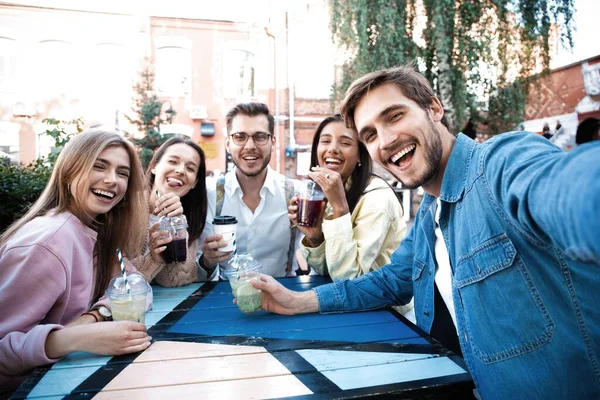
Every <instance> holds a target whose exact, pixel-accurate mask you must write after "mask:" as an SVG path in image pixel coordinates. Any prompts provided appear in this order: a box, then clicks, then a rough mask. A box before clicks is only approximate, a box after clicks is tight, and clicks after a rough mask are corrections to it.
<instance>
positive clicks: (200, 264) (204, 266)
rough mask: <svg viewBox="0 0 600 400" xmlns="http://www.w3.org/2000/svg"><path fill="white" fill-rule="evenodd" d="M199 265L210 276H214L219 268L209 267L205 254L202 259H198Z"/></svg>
mask: <svg viewBox="0 0 600 400" xmlns="http://www.w3.org/2000/svg"><path fill="white" fill-rule="evenodd" d="M198 265H199V266H200V268H202V269H203V270H205V271H206V272H207V274H208V276H210V275H212V273H213V272H214V271H215V269H216V268H217V266H216V265H215V266H214V267H212V268H211V267H207V266H206V265H205V264H204V254H202V255H201V256H200V258H198Z"/></svg>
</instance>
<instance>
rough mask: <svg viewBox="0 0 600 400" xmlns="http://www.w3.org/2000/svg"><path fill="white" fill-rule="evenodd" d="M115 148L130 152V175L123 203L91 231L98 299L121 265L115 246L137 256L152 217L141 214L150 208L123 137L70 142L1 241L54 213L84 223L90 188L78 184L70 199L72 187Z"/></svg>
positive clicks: (84, 136)
mask: <svg viewBox="0 0 600 400" xmlns="http://www.w3.org/2000/svg"><path fill="white" fill-rule="evenodd" d="M112 146H118V147H122V148H124V149H125V150H126V151H127V154H128V155H129V163H130V175H129V181H128V186H127V192H126V193H125V196H124V197H123V199H122V200H121V202H120V203H119V204H117V205H116V206H115V207H113V208H112V209H111V210H110V211H109V212H107V213H106V214H101V215H98V217H97V218H96V220H94V221H93V226H94V228H95V229H97V231H98V238H97V240H96V245H95V247H94V259H95V262H94V268H95V271H96V273H95V277H96V280H95V284H94V297H93V299H94V300H97V299H98V298H99V297H101V296H102V295H103V294H104V291H105V290H106V288H107V287H108V283H109V281H110V278H111V273H112V271H113V267H115V266H116V265H117V254H116V249H117V247H118V248H120V249H121V250H122V251H123V253H124V254H125V255H126V256H128V257H129V258H134V257H137V256H138V255H139V254H140V252H141V248H142V245H143V243H144V239H145V233H146V227H147V225H148V214H147V213H146V212H142V210H146V207H147V206H146V204H145V203H146V201H145V198H144V186H145V182H144V175H143V172H142V166H141V164H140V161H139V159H138V157H137V154H136V151H135V149H134V147H133V145H132V144H131V143H129V142H128V141H127V140H125V139H124V138H123V137H122V136H120V135H119V134H117V133H115V132H111V131H106V130H102V129H91V130H88V131H86V132H84V133H81V134H80V135H77V136H75V137H74V138H73V139H71V140H70V141H69V143H67V145H66V146H65V148H64V149H63V151H62V152H61V153H60V155H59V156H58V159H57V161H56V164H55V165H54V170H53V171H52V175H51V177H50V180H49V181H48V184H47V185H46V188H45V189H44V191H43V192H42V194H41V195H40V197H39V199H38V200H37V201H36V202H35V203H34V204H33V205H32V206H31V208H30V209H29V211H27V213H26V214H25V215H24V216H23V217H21V218H20V219H19V220H17V221H16V222H14V223H13V224H12V225H11V226H10V227H9V228H8V229H7V230H6V232H4V234H2V236H0V246H2V245H3V244H4V243H6V241H8V239H9V238H10V237H11V236H12V235H13V234H14V233H15V232H16V231H18V230H19V229H21V228H22V227H23V226H24V225H25V224H27V223H28V222H29V221H31V220H33V219H34V218H36V217H40V216H43V215H45V214H46V213H47V212H48V211H50V210H54V211H55V212H56V213H57V214H58V213H61V212H65V211H70V212H71V213H73V214H74V215H75V216H77V217H78V218H79V219H84V218H85V215H86V210H85V209H84V207H83V199H84V196H85V195H86V194H87V192H88V191H89V187H87V185H85V184H83V185H82V184H79V185H77V187H75V188H73V189H74V192H75V194H74V195H71V192H70V190H69V185H71V184H72V183H73V182H76V181H79V182H85V179H82V177H87V176H88V175H89V174H90V172H91V170H92V168H93V166H94V163H95V162H96V159H97V158H98V156H99V155H100V153H102V152H103V151H104V150H105V149H106V148H107V147H112Z"/></svg>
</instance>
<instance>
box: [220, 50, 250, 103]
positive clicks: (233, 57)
mask: <svg viewBox="0 0 600 400" xmlns="http://www.w3.org/2000/svg"><path fill="white" fill-rule="evenodd" d="M223 78H224V89H225V90H224V95H225V97H229V98H237V99H244V98H246V99H247V98H251V97H254V96H255V95H256V93H255V89H254V88H255V86H254V54H252V53H250V52H249V51H246V50H241V49H234V50H229V51H227V53H226V54H225V63H224V76H223Z"/></svg>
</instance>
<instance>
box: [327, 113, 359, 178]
mask: <svg viewBox="0 0 600 400" xmlns="http://www.w3.org/2000/svg"><path fill="white" fill-rule="evenodd" d="M317 156H318V160H319V166H321V167H325V168H328V169H331V170H333V171H336V172H338V173H339V174H340V175H341V177H342V180H343V181H344V182H345V181H346V180H347V179H348V177H350V175H351V174H352V171H354V168H356V165H357V164H358V160H359V158H358V138H357V136H356V135H355V134H354V132H353V131H352V130H351V129H348V128H346V127H345V126H344V123H343V122H330V123H329V124H327V125H326V126H325V128H323V130H322V131H321V135H320V137H319V143H318V145H317Z"/></svg>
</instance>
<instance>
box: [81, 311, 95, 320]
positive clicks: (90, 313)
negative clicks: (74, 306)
mask: <svg viewBox="0 0 600 400" xmlns="http://www.w3.org/2000/svg"><path fill="white" fill-rule="evenodd" d="M84 315H91V316H92V317H94V319H95V320H96V322H100V320H99V319H98V317H97V316H96V314H94V313H93V312H91V311H88V312H84V313H83V314H81V316H82V317H83V316H84Z"/></svg>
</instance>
